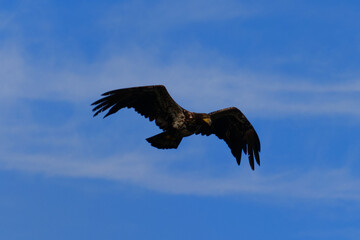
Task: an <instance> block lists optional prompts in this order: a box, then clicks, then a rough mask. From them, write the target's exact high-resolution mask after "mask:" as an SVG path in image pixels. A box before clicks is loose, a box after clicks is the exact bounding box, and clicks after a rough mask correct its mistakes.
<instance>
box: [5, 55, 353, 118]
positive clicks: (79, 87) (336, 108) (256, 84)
mask: <svg viewBox="0 0 360 240" xmlns="http://www.w3.org/2000/svg"><path fill="white" fill-rule="evenodd" d="M0 55H1V59H2V60H0V61H1V62H0V63H1V66H2V67H1V68H0V78H1V79H2V82H1V83H2V88H1V89H0V98H3V99H4V98H6V99H8V100H10V99H17V98H32V99H36V98H39V99H62V100H68V101H75V102H76V101H83V100H90V99H94V98H96V97H97V96H99V94H100V93H102V92H103V91H107V90H109V89H116V88H122V87H131V86H136V85H152V84H164V85H166V86H167V88H168V90H169V92H170V93H171V94H172V95H174V98H175V99H176V100H177V101H178V102H179V103H180V104H182V105H184V107H187V108H189V110H195V111H196V110H198V111H199V110H201V109H203V110H202V111H204V109H205V110H207V111H212V110H213V109H217V108H221V107H228V106H238V107H239V108H241V109H243V110H244V112H245V113H252V114H255V115H261V116H263V117H264V116H271V117H274V116H277V117H281V116H284V115H287V116H289V115H290V116H291V115H303V114H307V115H324V114H326V115H327V114H330V115H338V114H346V115H350V116H351V115H352V116H356V117H358V116H359V115H360V110H359V108H358V106H359V104H360V98H359V95H358V93H359V91H360V81H359V80H356V79H355V80H354V79H350V80H347V81H342V82H341V83H322V84H319V83H317V81H310V80H298V81H289V80H288V79H287V77H286V76H283V77H279V76H276V77H275V76H271V75H270V74H267V75H263V74H259V73H250V72H246V71H241V70H234V69H231V70H229V69H227V68H226V67H225V65H226V64H224V62H223V61H219V62H216V61H214V62H213V63H206V64H202V65H201V64H194V62H193V61H191V60H188V59H192V57H191V56H188V55H186V56H181V57H179V58H177V60H176V61H171V62H170V63H161V62H160V61H158V60H157V59H156V58H154V57H153V56H152V55H151V54H150V55H149V53H146V52H142V51H137V52H136V51H135V52H131V54H130V53H125V54H118V55H114V56H109V57H108V58H107V59H105V60H104V61H98V62H96V63H93V64H86V63H75V62H72V63H69V62H67V64H63V65H60V66H59V65H58V66H56V67H55V66H54V65H52V64H48V63H43V64H37V65H34V64H31V63H30V62H29V61H26V60H25V58H24V57H23V56H22V55H21V54H20V52H19V51H16V48H9V49H0ZM197 58H199V57H197ZM203 58H206V54H205V55H203ZM219 58H220V57H219ZM220 59H221V58H220ZM29 89H31V91H30V90H29ZM274 113H276V114H274Z"/></svg>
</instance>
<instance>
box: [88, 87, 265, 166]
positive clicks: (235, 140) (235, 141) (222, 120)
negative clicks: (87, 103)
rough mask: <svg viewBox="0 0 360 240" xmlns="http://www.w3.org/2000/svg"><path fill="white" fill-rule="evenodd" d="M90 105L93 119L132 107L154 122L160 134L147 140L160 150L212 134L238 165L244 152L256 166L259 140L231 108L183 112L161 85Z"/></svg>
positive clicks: (116, 92)
mask: <svg viewBox="0 0 360 240" xmlns="http://www.w3.org/2000/svg"><path fill="white" fill-rule="evenodd" d="M103 96H105V97H104V98H102V99H99V100H98V101H96V102H94V103H93V104H92V105H95V107H94V109H93V111H95V114H94V116H96V115H97V114H99V113H100V112H103V111H106V110H107V109H109V108H110V110H109V111H108V113H107V114H106V115H105V116H104V118H105V117H107V116H109V115H111V114H113V113H115V112H117V111H118V110H120V109H122V108H125V107H127V108H134V109H135V111H137V112H138V113H139V114H141V115H143V116H145V117H146V118H149V119H150V121H154V120H155V123H156V125H157V126H159V127H160V128H161V129H162V130H163V132H162V133H160V134H157V135H155V136H152V137H150V138H147V139H146V140H147V141H148V142H149V143H150V144H151V145H152V146H154V147H156V148H160V149H169V148H177V147H178V146H179V144H180V142H181V140H182V138H184V137H187V136H190V135H193V134H202V135H206V136H209V135H210V134H215V135H216V136H217V137H218V138H220V139H224V140H225V142H226V143H227V144H228V146H229V147H230V149H231V152H232V154H233V155H234V157H235V158H236V160H237V163H238V164H240V160H241V152H242V151H244V152H245V153H247V152H248V154H249V162H250V166H251V168H252V169H254V155H255V160H256V162H257V163H258V164H259V165H260V157H259V152H260V141H259V138H258V136H257V134H256V132H255V130H254V128H253V126H252V125H251V124H250V122H249V121H248V120H247V119H246V117H245V116H244V114H242V113H241V111H240V110H239V109H237V108H235V107H230V108H225V109H221V110H219V111H215V112H211V113H209V114H206V113H195V112H190V111H187V110H186V109H184V108H182V107H181V106H179V105H178V104H177V103H176V102H175V101H174V100H173V99H172V98H171V96H170V95H169V93H168V92H167V90H166V88H165V87H164V86H162V85H155V86H143V87H133V88H123V89H118V90H113V91H109V92H106V93H104V94H103Z"/></svg>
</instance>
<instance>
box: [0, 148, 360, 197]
mask: <svg viewBox="0 0 360 240" xmlns="http://www.w3.org/2000/svg"><path fill="white" fill-rule="evenodd" d="M158 157H159V156H151V155H147V156H146V157H145V156H144V155H140V154H137V153H133V154H125V155H120V156H113V157H110V158H104V159H101V161H99V160H98V159H97V160H94V159H89V158H87V159H86V160H85V159H80V160H79V159H77V158H72V157H71V156H63V157H54V156H47V155H33V156H25V155H15V154H14V155H13V156H7V157H6V158H2V160H1V161H0V166H1V168H5V169H16V170H21V171H30V172H35V173H36V172H37V173H42V174H45V175H57V176H70V177H86V178H98V179H108V180H115V181H123V182H128V183H131V184H134V185H137V186H140V187H144V188H147V189H150V190H156V191H159V192H165V193H171V194H191V195H228V194H246V195H250V196H254V195H266V196H268V197H274V198H283V197H285V198H300V199H318V200H350V201H356V202H358V201H359V200H360V187H359V186H360V179H357V178H355V177H352V176H351V174H350V172H349V171H347V170H346V169H337V170H331V169H327V170H326V169H322V170H314V171H310V172H307V173H299V172H297V173H296V172H289V173H285V174H284V173H274V174H272V175H264V174H263V175H261V174H253V173H252V172H250V171H246V172H245V171H240V172H239V169H237V168H235V170H236V171H235V170H233V171H231V172H227V173H226V174H224V175H221V176H217V177H214V176H211V174H207V173H206V170H203V171H199V170H197V171H193V172H192V171H189V172H186V171H182V172H172V171H171V170H169V169H168V168H167V167H166V166H169V160H168V159H166V161H165V160H163V159H161V158H158ZM164 166H165V167H164Z"/></svg>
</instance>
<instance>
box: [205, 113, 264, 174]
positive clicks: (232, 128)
mask: <svg viewBox="0 0 360 240" xmlns="http://www.w3.org/2000/svg"><path fill="white" fill-rule="evenodd" d="M209 115H210V117H211V122H212V123H211V127H208V128H203V129H201V130H200V132H199V133H201V134H203V135H210V134H215V135H216V136H217V137H218V138H220V139H223V140H224V141H225V142H226V143H227V145H228V146H229V148H230V149H231V153H232V154H233V155H234V157H235V158H236V161H237V163H238V164H239V165H240V161H241V153H242V151H244V153H245V154H246V153H248V155H249V162H250V166H251V169H252V170H254V167H255V166H254V155H255V160H256V162H257V164H258V165H259V166H260V157H259V152H260V140H259V137H258V135H257V133H256V131H255V129H254V128H253V126H252V125H251V123H250V122H249V121H248V120H247V119H246V117H245V116H244V114H243V113H242V112H241V111H240V110H239V109H237V108H235V107H231V108H225V109H221V110H219V111H216V112H212V113H210V114H209Z"/></svg>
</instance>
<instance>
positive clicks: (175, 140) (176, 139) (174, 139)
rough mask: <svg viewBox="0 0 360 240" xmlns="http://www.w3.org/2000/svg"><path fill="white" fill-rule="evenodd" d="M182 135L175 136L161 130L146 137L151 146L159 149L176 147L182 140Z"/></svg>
mask: <svg viewBox="0 0 360 240" xmlns="http://www.w3.org/2000/svg"><path fill="white" fill-rule="evenodd" d="M182 138H183V137H182V136H176V135H175V134H172V133H169V132H162V133H159V134H157V135H155V136H152V137H149V138H147V139H146V141H148V142H149V143H150V144H151V146H153V147H156V148H160V149H169V148H177V147H178V146H179V144H180V142H181V140H182Z"/></svg>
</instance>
